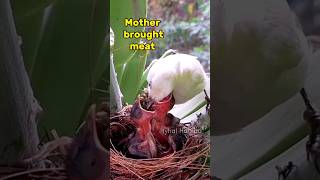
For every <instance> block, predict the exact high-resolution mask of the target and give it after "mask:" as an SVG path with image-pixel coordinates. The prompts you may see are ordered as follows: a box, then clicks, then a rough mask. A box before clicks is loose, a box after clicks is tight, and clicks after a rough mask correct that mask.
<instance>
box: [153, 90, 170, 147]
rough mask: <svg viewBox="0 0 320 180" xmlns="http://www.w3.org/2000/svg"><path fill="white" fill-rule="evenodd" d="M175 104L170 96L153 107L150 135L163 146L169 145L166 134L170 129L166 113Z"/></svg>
mask: <svg viewBox="0 0 320 180" xmlns="http://www.w3.org/2000/svg"><path fill="white" fill-rule="evenodd" d="M174 103H175V100H174V97H173V96H172V94H170V95H169V96H167V97H165V98H164V99H163V100H162V101H160V102H157V103H156V104H155V105H154V106H155V107H154V109H155V115H154V119H153V121H152V133H153V134H154V137H155V138H156V140H157V141H158V142H159V143H160V144H162V145H165V146H168V145H170V143H169V141H170V140H169V137H170V136H169V134H166V132H168V130H169V129H170V128H171V126H170V124H171V123H170V122H168V121H170V119H169V118H167V114H168V112H169V111H170V110H171V109H172V108H173V106H174Z"/></svg>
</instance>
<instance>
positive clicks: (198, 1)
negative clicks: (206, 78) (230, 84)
mask: <svg viewBox="0 0 320 180" xmlns="http://www.w3.org/2000/svg"><path fill="white" fill-rule="evenodd" d="M148 8H149V14H148V16H149V18H150V19H161V20H162V21H161V23H160V26H159V27H157V29H161V30H163V31H164V33H165V38H164V39H157V40H155V43H156V50H154V51H150V55H149V58H148V59H150V60H152V59H157V58H159V57H160V56H161V55H162V54H163V53H164V52H165V51H166V50H167V49H176V50H178V51H179V52H182V53H187V54H192V55H194V56H197V57H198V58H199V60H200V62H201V63H202V65H203V66H204V68H205V70H206V72H209V71H210V67H209V64H210V1H209V0H188V1H185V0H184V1H182V0H174V1H167V0H164V1H156V0H149V7H148ZM147 30H148V29H147Z"/></svg>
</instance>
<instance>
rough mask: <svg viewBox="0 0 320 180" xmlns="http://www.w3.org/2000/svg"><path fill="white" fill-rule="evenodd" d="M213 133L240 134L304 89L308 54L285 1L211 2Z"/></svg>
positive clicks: (306, 45)
mask: <svg viewBox="0 0 320 180" xmlns="http://www.w3.org/2000/svg"><path fill="white" fill-rule="evenodd" d="M213 13H214V16H213V19H214V24H213V29H214V33H213V34H214V37H215V39H214V42H213V43H214V59H213V61H214V73H213V74H214V89H213V92H214V101H213V103H214V106H215V113H214V116H215V118H214V127H213V132H214V133H215V134H226V133H231V132H235V131H238V130H241V129H242V128H243V127H244V126H246V125H248V124H250V123H252V122H253V121H255V120H257V119H259V118H260V117H262V116H263V115H265V114H266V113H268V112H269V111H271V109H273V108H274V107H275V106H277V105H279V104H280V103H282V102H284V101H286V100H288V99H289V98H290V97H292V96H293V95H295V94H296V93H298V92H299V91H300V89H301V88H302V87H303V86H304V83H305V79H306V77H307V73H308V66H309V64H310V62H311V58H310V55H311V51H310V48H309V47H308V43H307V40H306V37H305V35H304V34H303V32H302V29H301V27H300V25H299V23H298V22H297V20H296V17H295V16H294V14H293V13H292V12H291V10H290V8H289V6H288V4H287V2H286V1H285V0H242V1H239V0H215V2H214V9H213Z"/></svg>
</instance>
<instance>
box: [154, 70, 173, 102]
mask: <svg viewBox="0 0 320 180" xmlns="http://www.w3.org/2000/svg"><path fill="white" fill-rule="evenodd" d="M173 80H174V79H173V77H172V75H171V74H170V73H161V71H159V72H157V73H156V74H149V75H148V93H149V97H150V98H151V99H153V100H155V101H156V102H159V101H161V100H162V99H164V98H165V97H167V96H169V95H170V94H171V93H172V91H173V88H174V87H173V85H174V83H173Z"/></svg>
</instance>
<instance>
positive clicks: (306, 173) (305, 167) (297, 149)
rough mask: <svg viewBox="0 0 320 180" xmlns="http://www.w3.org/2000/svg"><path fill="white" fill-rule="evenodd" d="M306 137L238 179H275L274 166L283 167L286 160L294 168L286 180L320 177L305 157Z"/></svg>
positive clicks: (276, 173) (276, 174) (276, 172)
mask: <svg viewBox="0 0 320 180" xmlns="http://www.w3.org/2000/svg"><path fill="white" fill-rule="evenodd" d="M307 139H308V137H306V138H304V139H302V140H300V141H299V142H298V143H296V144H295V145H293V146H292V147H290V148H289V149H288V150H286V151H285V152H283V153H281V154H280V155H279V156H277V157H275V158H274V159H272V160H271V161H269V162H267V163H265V164H263V165H262V166H261V167H259V168H257V169H255V170H253V171H251V172H250V173H249V174H247V175H245V176H243V177H241V178H240V179H261V177H263V178H264V179H277V178H278V171H277V170H276V168H275V167H276V166H279V167H284V166H286V165H288V162H290V161H291V162H292V163H293V164H294V165H295V166H296V168H293V169H292V172H291V173H290V174H289V176H288V177H287V178H286V179H288V180H304V179H320V175H319V173H318V172H317V171H316V169H315V167H314V164H313V162H311V161H308V160H307V158H306V148H305V147H306V142H307Z"/></svg>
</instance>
